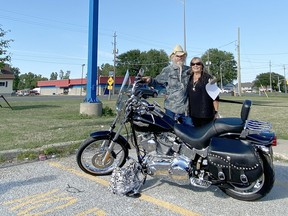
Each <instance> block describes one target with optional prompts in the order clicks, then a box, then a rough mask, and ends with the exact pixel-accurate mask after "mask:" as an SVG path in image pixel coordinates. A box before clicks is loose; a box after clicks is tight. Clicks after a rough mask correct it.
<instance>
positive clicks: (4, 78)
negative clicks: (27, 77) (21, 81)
mask: <svg viewBox="0 0 288 216" xmlns="http://www.w3.org/2000/svg"><path fill="white" fill-rule="evenodd" d="M14 78H15V77H14V74H13V73H12V72H11V68H10V66H9V65H8V64H5V66H4V68H2V69H0V95H11V94H12V92H13V80H14Z"/></svg>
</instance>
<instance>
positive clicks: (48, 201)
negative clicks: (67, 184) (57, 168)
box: [3, 189, 78, 216]
mask: <svg viewBox="0 0 288 216" xmlns="http://www.w3.org/2000/svg"><path fill="white" fill-rule="evenodd" d="M77 201H78V199H77V198H75V197H72V196H67V194H66V193H60V192H59V190H58V189H54V190H51V191H48V192H46V193H40V194H34V195H31V196H26V197H23V198H18V199H13V200H10V201H6V202H4V203H3V205H5V206H8V207H9V206H10V208H9V210H10V211H11V212H17V215H33V216H37V215H45V214H48V213H52V212H54V211H57V210H60V209H64V208H67V207H68V206H71V205H73V204H75V203H76V202H77Z"/></svg>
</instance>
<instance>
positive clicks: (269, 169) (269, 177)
mask: <svg viewBox="0 0 288 216" xmlns="http://www.w3.org/2000/svg"><path fill="white" fill-rule="evenodd" d="M261 159H262V161H263V169H264V172H263V175H262V176H261V177H260V178H259V179H258V180H256V181H255V182H254V183H253V184H251V185H249V186H248V187H239V186H238V185H233V184H230V186H231V187H232V188H221V187H220V189H221V190H222V191H223V192H224V193H226V194H227V195H228V196H230V197H233V198H235V199H238V200H242V201H255V200H259V199H261V198H263V197H264V196H266V195H267V194H268V193H269V192H270V190H271V189H272V187H273V185H274V181H275V172H274V166H273V158H271V156H268V155H261Z"/></svg>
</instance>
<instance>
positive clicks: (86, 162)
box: [76, 136, 128, 176]
mask: <svg viewBox="0 0 288 216" xmlns="http://www.w3.org/2000/svg"><path fill="white" fill-rule="evenodd" d="M110 138H111V137H110ZM109 142H110V140H109V136H106V137H103V136H102V137H95V138H93V137H89V138H88V139H86V140H85V141H84V142H83V143H82V144H81V146H80V147H79V149H78V151H77V154H76V160H77V163H78V166H79V167H80V168H81V169H82V170H83V171H84V172H86V173H88V174H90V175H94V176H98V175H109V174H111V173H112V171H113V169H114V168H115V167H117V166H119V167H122V166H123V165H124V164H125V162H126V159H127V157H128V149H127V148H126V147H125V145H124V144H123V143H122V142H120V141H116V142H115V146H114V149H113V151H112V152H111V156H110V158H109V159H108V160H107V161H106V162H105V163H104V162H103V158H104V155H105V153H106V150H107V148H108V144H109Z"/></svg>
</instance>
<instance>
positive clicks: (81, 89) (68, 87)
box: [37, 76, 134, 95]
mask: <svg viewBox="0 0 288 216" xmlns="http://www.w3.org/2000/svg"><path fill="white" fill-rule="evenodd" d="M109 78H111V77H109V76H99V77H98V80H97V82H98V83H97V95H104V94H109V90H108V86H109V84H108V79H109ZM123 78H124V77H122V76H121V77H120V76H119V77H116V78H115V81H114V80H113V82H114V83H113V86H115V89H114V93H115V94H118V92H119V90H120V87H121V85H122V82H123ZM133 81H134V77H131V82H133ZM86 84H87V79H86V78H82V79H81V78H80V79H64V80H47V81H38V82H37V86H38V88H40V94H41V95H86Z"/></svg>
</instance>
